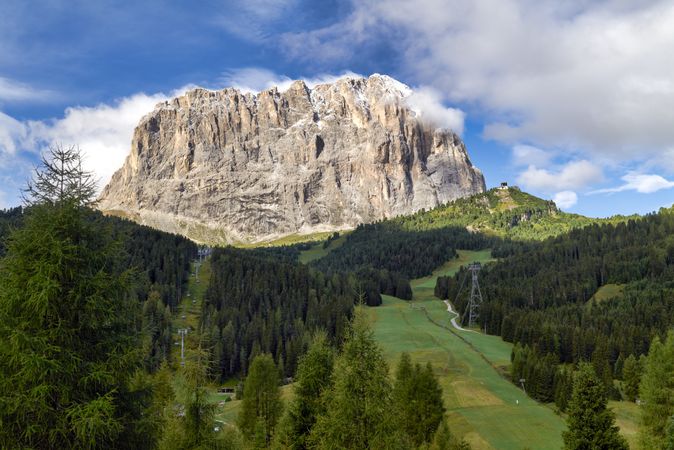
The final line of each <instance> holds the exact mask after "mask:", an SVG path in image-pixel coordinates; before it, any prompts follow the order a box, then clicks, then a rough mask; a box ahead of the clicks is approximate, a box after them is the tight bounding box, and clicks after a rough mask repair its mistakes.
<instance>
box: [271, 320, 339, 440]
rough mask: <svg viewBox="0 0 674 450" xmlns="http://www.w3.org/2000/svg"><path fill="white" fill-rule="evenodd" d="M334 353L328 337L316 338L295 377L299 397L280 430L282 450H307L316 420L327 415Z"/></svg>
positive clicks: (279, 438) (281, 423) (320, 334)
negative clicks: (326, 403)
mask: <svg viewBox="0 0 674 450" xmlns="http://www.w3.org/2000/svg"><path fill="white" fill-rule="evenodd" d="M333 363H334V352H333V350H332V348H331V347H330V344H329V343H328V341H327V336H326V334H325V333H318V334H316V335H315V336H314V338H313V340H312V343H311V345H310V346H309V350H308V351H307V353H306V354H305V355H304V356H303V357H302V358H301V359H300V362H299V366H298V368H297V375H296V377H295V386H294V389H295V391H294V392H295V396H294V397H293V399H292V401H291V403H290V405H289V406H288V408H287V410H286V412H285V414H284V415H283V418H282V419H281V422H280V423H279V425H278V427H277V435H276V436H275V442H276V445H277V446H278V447H281V448H289V449H305V448H307V438H308V437H309V434H310V433H311V429H312V428H313V426H314V424H315V423H316V418H317V417H318V416H319V415H321V414H324V413H325V401H326V398H325V396H324V393H325V392H326V391H327V390H329V389H330V387H331V383H330V381H331V376H332V367H333Z"/></svg>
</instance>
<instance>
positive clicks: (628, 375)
mask: <svg viewBox="0 0 674 450" xmlns="http://www.w3.org/2000/svg"><path fill="white" fill-rule="evenodd" d="M640 381H641V368H640V366H639V361H638V360H637V359H636V358H635V357H634V355H630V356H628V357H627V358H626V359H625V364H624V365H623V391H624V392H625V397H626V399H627V400H629V401H630V402H633V401H635V400H636V399H637V396H638V395H639V382H640Z"/></svg>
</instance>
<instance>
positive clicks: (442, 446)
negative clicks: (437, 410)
mask: <svg viewBox="0 0 674 450" xmlns="http://www.w3.org/2000/svg"><path fill="white" fill-rule="evenodd" d="M428 448H429V450H470V445H469V444H468V443H467V442H466V441H463V440H459V439H457V438H456V437H454V435H452V433H451V432H450V431H449V426H448V425H447V420H444V419H443V420H442V421H441V422H440V426H438V429H437V431H436V432H435V436H434V437H433V442H432V443H431V445H430V446H429V447H428Z"/></svg>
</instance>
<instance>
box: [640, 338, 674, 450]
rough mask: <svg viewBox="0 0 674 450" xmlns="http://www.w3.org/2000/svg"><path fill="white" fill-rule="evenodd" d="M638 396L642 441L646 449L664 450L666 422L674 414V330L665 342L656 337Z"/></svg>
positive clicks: (644, 369) (647, 360) (645, 365)
mask: <svg viewBox="0 0 674 450" xmlns="http://www.w3.org/2000/svg"><path fill="white" fill-rule="evenodd" d="M639 396H640V398H641V400H642V401H643V405H642V406H641V429H640V433H639V440H640V442H641V445H642V447H643V448H649V449H650V448H652V449H663V448H665V441H666V436H667V422H668V420H669V418H670V417H671V416H672V414H674V331H670V332H669V334H668V335H667V339H666V340H665V342H662V341H661V340H660V339H659V338H655V339H654V340H653V343H652V344H651V348H650V350H649V351H648V356H647V357H646V359H645V363H644V368H643V376H642V378H641V385H640V386H639Z"/></svg>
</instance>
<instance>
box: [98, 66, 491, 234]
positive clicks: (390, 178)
mask: <svg viewBox="0 0 674 450" xmlns="http://www.w3.org/2000/svg"><path fill="white" fill-rule="evenodd" d="M410 93H411V91H410V89H409V88H408V87H407V86H405V85H403V84H401V83H399V82H397V81H395V80H393V79H392V78H390V77H387V76H382V75H372V76H370V77H369V78H342V79H340V80H338V81H336V82H335V83H332V84H322V85H317V86H315V87H314V88H313V89H310V88H308V87H307V85H306V84H305V83H304V82H302V81H296V82H294V83H293V84H292V85H291V86H290V87H289V88H288V89H287V90H285V91H279V90H278V89H277V88H272V89H269V90H266V91H262V92H260V93H257V94H252V93H245V94H244V93H242V92H240V91H239V90H236V89H231V88H229V89H224V90H221V91H208V90H204V89H194V90H191V91H189V92H187V93H186V94H185V95H183V96H181V97H177V98H174V99H173V100H170V101H166V102H163V103H160V104H159V105H157V107H156V108H155V110H154V111H153V112H151V113H150V114H148V115H146V116H145V117H144V118H143V119H142V120H141V122H140V124H139V125H138V126H137V127H136V130H135V133H134V137H133V142H132V145H131V153H130V155H129V156H128V157H127V159H126V162H125V163H124V166H123V167H122V168H121V169H120V170H118V171H117V173H115V175H114V176H113V178H112V180H111V181H110V183H109V184H108V186H107V187H106V188H105V189H104V191H103V192H102V194H101V197H100V199H99V200H100V201H99V208H100V209H101V210H103V211H105V212H108V213H111V214H116V215H122V216H125V217H128V218H131V219H133V220H136V221H138V222H140V223H143V224H146V225H150V226H153V227H155V228H159V229H161V230H165V231H170V232H177V233H180V234H183V235H186V236H188V237H191V238H193V239H195V240H197V241H201V242H208V243H245V242H259V241H267V240H273V239H276V238H281V237H283V236H287V235H291V234H310V233H315V232H320V231H332V230H342V229H348V228H353V227H355V226H356V225H358V224H359V223H367V222H372V221H376V220H380V219H384V218H388V217H392V216H397V215H401V214H410V213H413V212H415V211H417V210H419V209H422V208H426V209H428V208H432V207H434V206H437V205H439V204H442V203H446V202H448V201H451V200H454V199H456V198H459V197H464V196H468V195H472V194H475V193H479V192H483V191H484V190H485V184H484V178H483V176H482V173H481V172H480V171H479V169H477V168H476V167H473V165H472V164H471V162H470V159H469V158H468V154H467V152H466V148H465V146H464V144H463V142H462V141H461V139H460V138H459V137H458V136H457V135H456V134H455V133H454V132H452V131H451V130H448V129H441V128H436V127H435V126H434V125H433V124H431V123H426V122H425V121H423V120H421V119H420V117H419V116H418V115H417V114H416V113H415V112H414V111H413V110H412V109H411V108H410V107H409V106H408V104H407V102H406V98H407V97H409V95H410Z"/></svg>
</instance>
